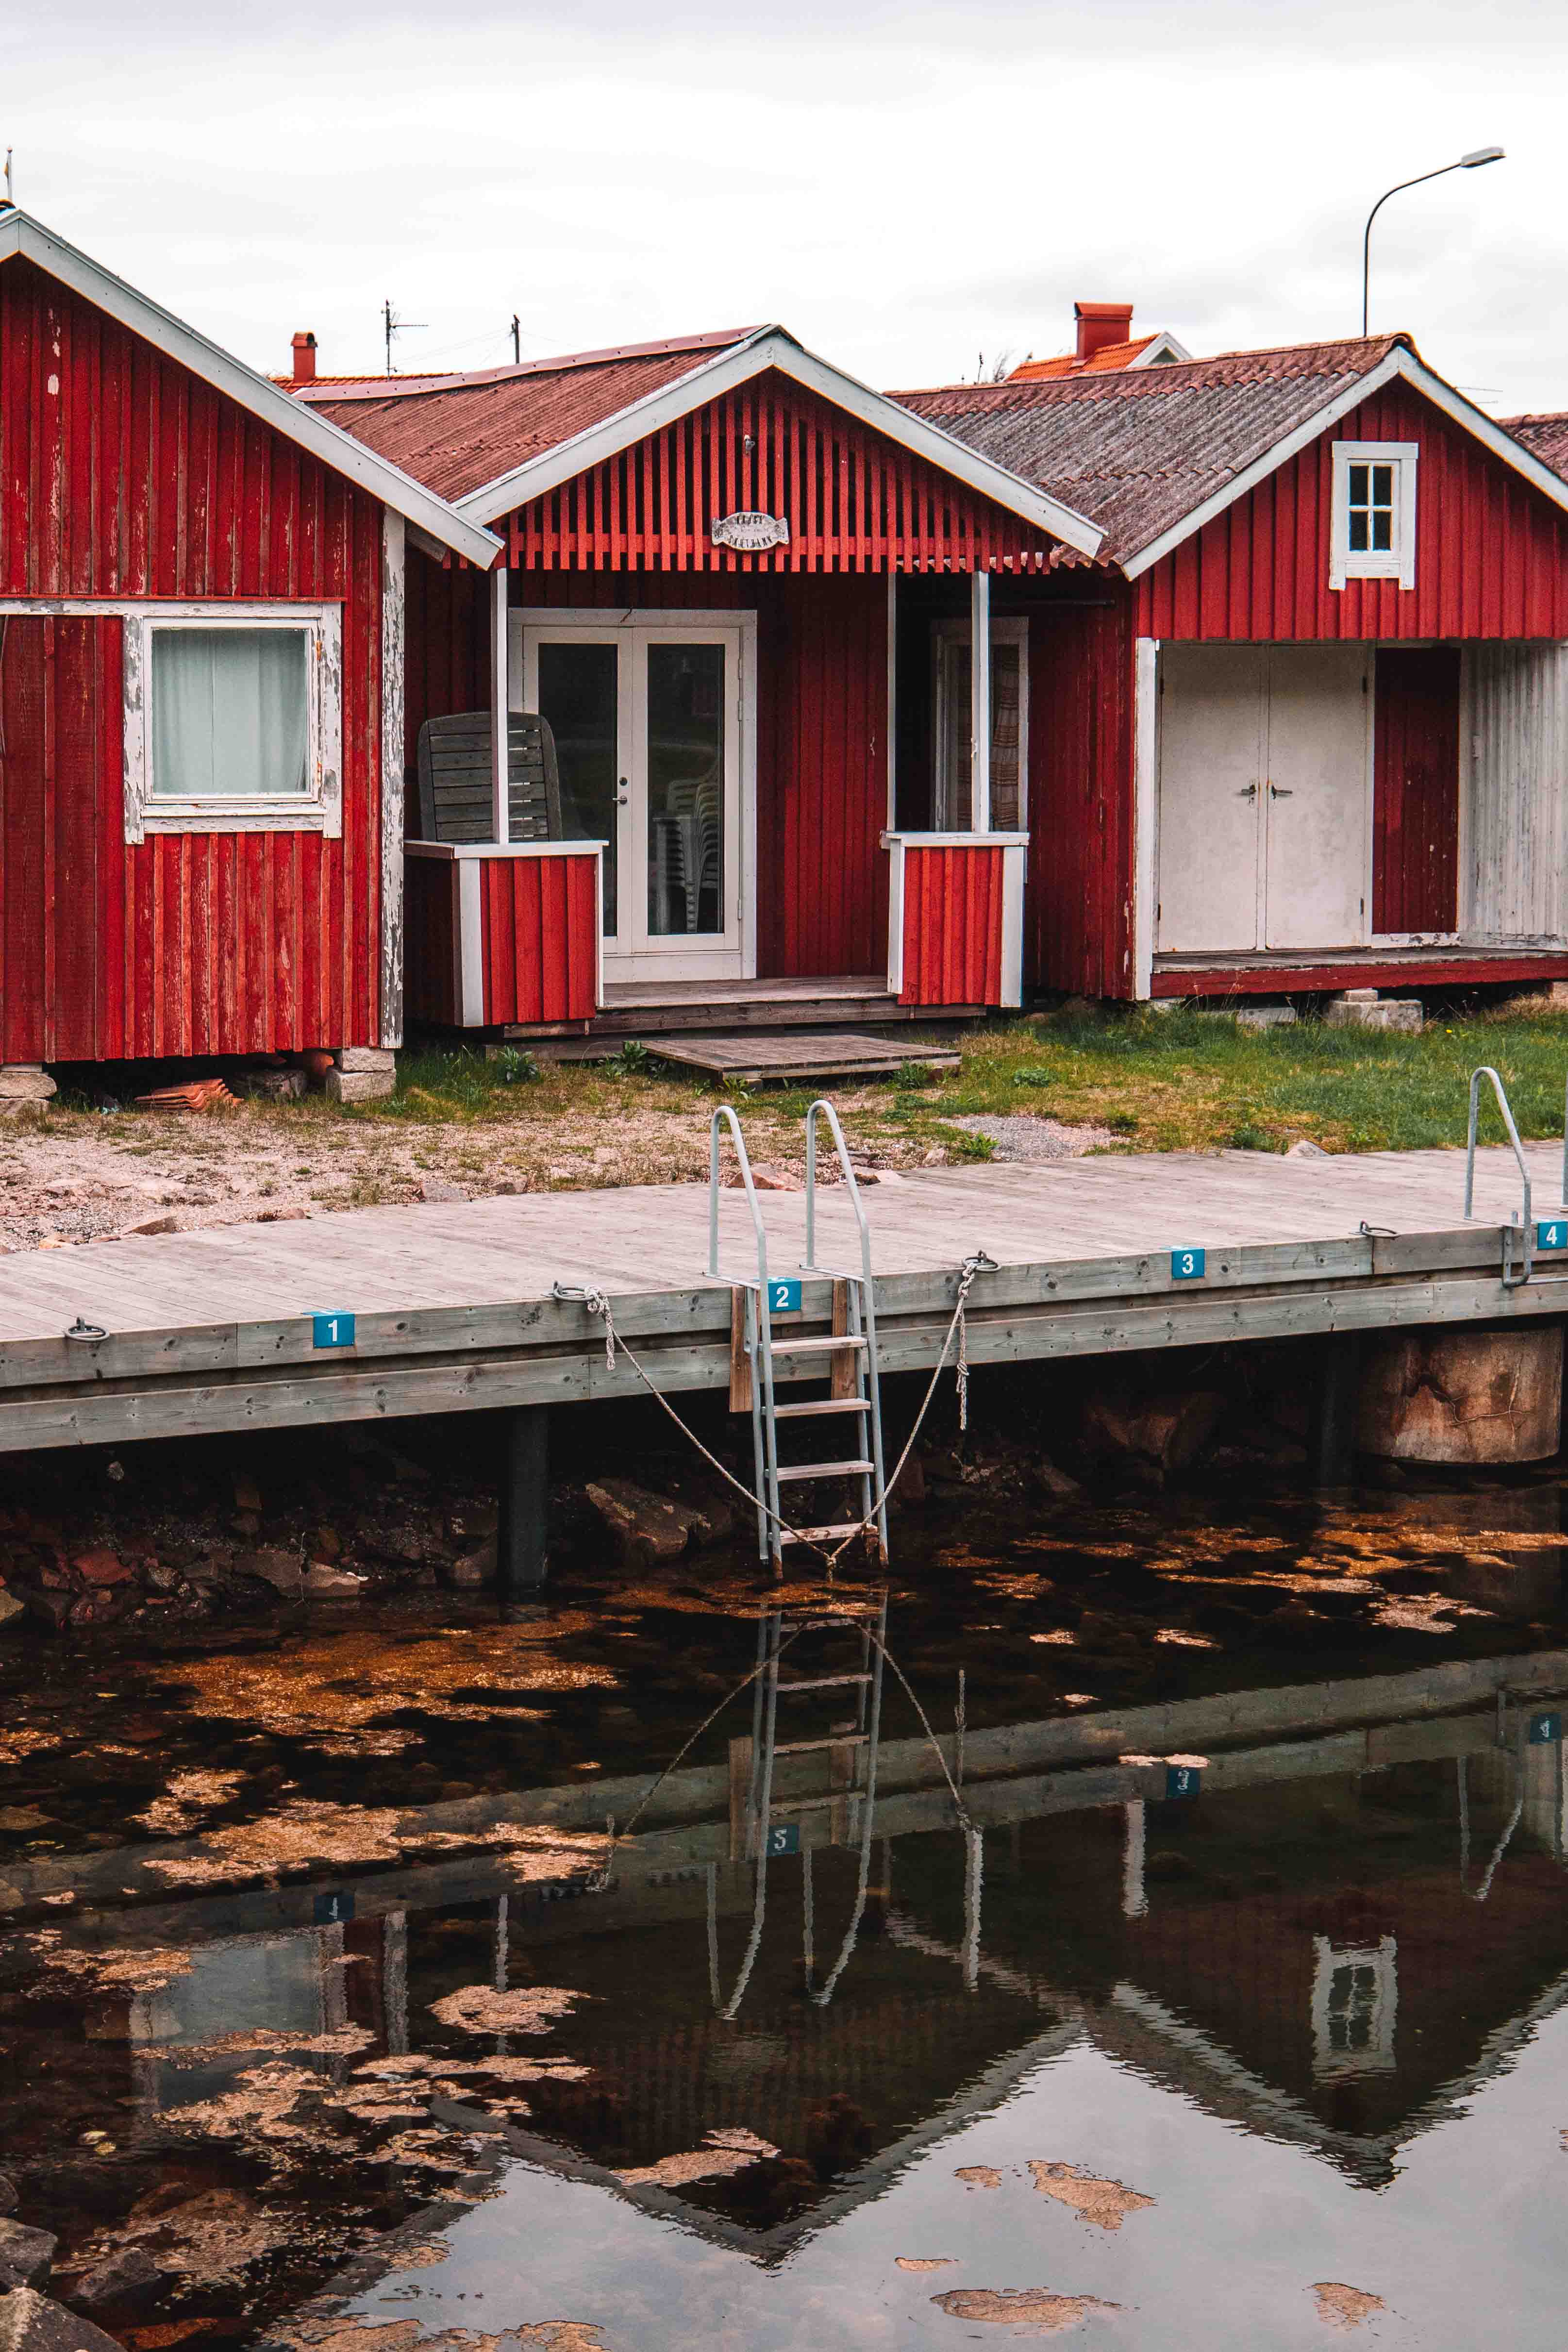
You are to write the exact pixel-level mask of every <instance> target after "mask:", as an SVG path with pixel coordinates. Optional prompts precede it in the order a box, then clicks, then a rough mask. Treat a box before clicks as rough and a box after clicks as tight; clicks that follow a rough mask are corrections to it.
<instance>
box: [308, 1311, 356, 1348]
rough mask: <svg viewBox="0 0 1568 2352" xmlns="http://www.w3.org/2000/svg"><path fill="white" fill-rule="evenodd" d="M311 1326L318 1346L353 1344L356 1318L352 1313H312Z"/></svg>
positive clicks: (350, 1345) (342, 1346) (347, 1346)
mask: <svg viewBox="0 0 1568 2352" xmlns="http://www.w3.org/2000/svg"><path fill="white" fill-rule="evenodd" d="M310 1326H311V1329H312V1330H313V1332H314V1334H315V1345H316V1346H317V1347H318V1348H352V1347H353V1343H354V1318H353V1316H352V1315H312V1316H311V1318H310Z"/></svg>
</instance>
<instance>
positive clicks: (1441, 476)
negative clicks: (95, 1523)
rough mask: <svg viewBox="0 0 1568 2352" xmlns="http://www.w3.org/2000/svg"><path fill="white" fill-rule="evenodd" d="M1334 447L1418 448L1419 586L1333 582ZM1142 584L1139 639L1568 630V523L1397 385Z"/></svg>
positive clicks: (1548, 633) (1553, 633) (1552, 633)
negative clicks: (1384, 444) (1395, 444)
mask: <svg viewBox="0 0 1568 2352" xmlns="http://www.w3.org/2000/svg"><path fill="white" fill-rule="evenodd" d="M1335 441H1415V442H1417V443H1419V445H1420V458H1419V461H1418V464H1417V467H1416V474H1415V499H1416V522H1415V532H1416V543H1415V587H1414V588H1412V589H1402V588H1401V587H1400V585H1399V583H1398V582H1397V581H1394V580H1360V581H1351V582H1350V583H1347V585H1346V586H1345V587H1343V588H1342V589H1331V587H1330V586H1329V521H1330V503H1331V488H1332V480H1333V461H1332V456H1331V450H1332V445H1333V443H1334V442H1335ZM1134 584H1135V586H1136V590H1137V600H1138V634H1139V635H1141V636H1149V637H1184V638H1191V637H1220V638H1237V639H1253V640H1266V641H1272V642H1275V643H1286V642H1289V641H1290V640H1292V639H1315V638H1321V637H1343V638H1359V639H1363V640H1369V641H1370V640H1375V641H1379V642H1383V641H1386V640H1388V639H1390V638H1399V637H1455V638H1462V637H1561V636H1568V515H1565V514H1564V513H1563V509H1561V508H1560V507H1557V506H1554V505H1552V502H1551V500H1550V499H1547V498H1546V497H1544V496H1543V494H1542V492H1541V491H1539V490H1537V489H1535V488H1532V487H1531V485H1530V484H1529V483H1528V482H1526V481H1525V480H1523V479H1522V478H1521V476H1520V475H1518V474H1516V473H1514V472H1512V471H1511V470H1510V468H1509V467H1506V466H1505V465H1503V463H1502V462H1501V460H1500V459H1499V458H1497V457H1493V456H1492V455H1491V453H1490V452H1489V450H1488V449H1486V448H1485V447H1483V446H1482V445H1481V444H1480V443H1479V442H1478V441H1476V440H1475V439H1474V438H1473V437H1472V436H1470V435H1469V434H1468V433H1465V432H1463V431H1461V430H1460V428H1459V427H1458V425H1455V424H1453V423H1452V422H1451V421H1450V420H1449V419H1448V418H1447V416H1445V415H1444V414H1443V412H1442V411H1441V409H1439V408H1436V407H1435V406H1434V405H1433V404H1432V403H1431V402H1430V401H1428V400H1426V398H1425V397H1424V396H1423V395H1422V394H1420V393H1418V392H1416V391H1415V389H1414V388H1413V387H1412V386H1411V385H1409V384H1407V383H1388V384H1384V386H1383V388H1382V390H1381V391H1379V392H1376V393H1374V394H1373V395H1372V397H1371V398H1370V399H1369V400H1365V401H1363V403H1362V404H1361V405H1360V406H1359V407H1358V408H1354V409H1352V410H1351V411H1350V413H1349V414H1348V415H1345V416H1343V417H1342V418H1341V420H1340V422H1339V423H1338V424H1337V425H1334V426H1333V427H1332V428H1331V430H1330V431H1328V432H1326V433H1324V434H1322V435H1321V436H1320V437H1319V438H1318V439H1317V440H1316V441H1314V442H1312V443H1310V445H1309V446H1308V447H1306V448H1305V449H1303V450H1301V451H1300V452H1299V453H1298V455H1297V456H1296V457H1291V458H1289V459H1288V460H1287V461H1286V463H1285V464H1284V465H1283V466H1281V467H1279V468H1278V470H1277V471H1276V472H1275V473H1273V474H1271V475H1270V476H1269V477H1268V479H1267V480H1266V481H1263V482H1260V483H1259V484H1258V488H1256V489H1255V490H1250V491H1248V492H1247V496H1246V497H1245V498H1240V499H1237V500H1236V502H1235V504H1234V505H1232V506H1230V507H1228V508H1227V509H1226V511H1225V512H1224V513H1223V514H1220V515H1216V516H1215V520H1213V521H1212V522H1210V523H1206V524H1205V526H1204V528H1203V530H1200V531H1197V532H1195V533H1194V536H1193V537H1192V538H1191V539H1189V540H1186V541H1184V543H1183V544H1182V545H1181V546H1180V547H1177V548H1174V549H1173V550H1172V551H1171V553H1170V554H1169V555H1167V556H1164V557H1163V558H1162V559H1161V561H1160V562H1158V563H1155V564H1152V565H1151V567H1150V569H1149V570H1148V571H1147V572H1144V573H1143V574H1142V576H1141V577H1140V579H1139V580H1138V581H1137V582H1136V583H1134Z"/></svg>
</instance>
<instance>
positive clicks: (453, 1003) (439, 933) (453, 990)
mask: <svg viewBox="0 0 1568 2352" xmlns="http://www.w3.org/2000/svg"><path fill="white" fill-rule="evenodd" d="M457 931H458V867H457V866H456V864H455V863H454V862H452V861H450V860H448V859H447V858H434V857H410V858H408V859H406V860H405V865H404V877H403V956H404V984H403V1003H404V1010H405V1013H406V1014H407V1016H408V1018H409V1020H410V1021H427V1022H429V1023H430V1024H432V1026H434V1027H437V1028H443V1029H445V1028H453V1027H455V1026H456V1025H457V1024H458V1019H459V1007H458V988H457V966H456V961H455V959H456V954H457Z"/></svg>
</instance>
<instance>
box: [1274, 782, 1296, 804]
mask: <svg viewBox="0 0 1568 2352" xmlns="http://www.w3.org/2000/svg"><path fill="white" fill-rule="evenodd" d="M1268 797H1269V799H1270V800H1271V801H1293V800H1294V799H1295V797H1296V794H1295V791H1294V789H1293V788H1292V787H1288V786H1286V785H1283V784H1270V785H1269V787H1268Z"/></svg>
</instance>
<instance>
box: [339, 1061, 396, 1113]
mask: <svg viewBox="0 0 1568 2352" xmlns="http://www.w3.org/2000/svg"><path fill="white" fill-rule="evenodd" d="M386 1058H387V1061H388V1062H389V1063H390V1062H391V1060H392V1056H391V1055H390V1054H389V1055H387V1057H386ZM321 1084H322V1087H323V1088H324V1090H325V1092H326V1094H327V1096H328V1097H329V1099H330V1100H331V1101H332V1102H340V1103H361V1102H379V1101H380V1100H381V1098H382V1097H384V1096H385V1095H389V1094H391V1093H392V1091H393V1089H394V1088H395V1086H396V1084H397V1073H396V1071H395V1070H394V1069H385V1070H329V1071H328V1072H327V1075H326V1076H325V1078H323V1080H322V1081H321Z"/></svg>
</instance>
